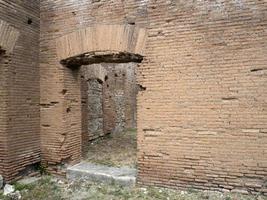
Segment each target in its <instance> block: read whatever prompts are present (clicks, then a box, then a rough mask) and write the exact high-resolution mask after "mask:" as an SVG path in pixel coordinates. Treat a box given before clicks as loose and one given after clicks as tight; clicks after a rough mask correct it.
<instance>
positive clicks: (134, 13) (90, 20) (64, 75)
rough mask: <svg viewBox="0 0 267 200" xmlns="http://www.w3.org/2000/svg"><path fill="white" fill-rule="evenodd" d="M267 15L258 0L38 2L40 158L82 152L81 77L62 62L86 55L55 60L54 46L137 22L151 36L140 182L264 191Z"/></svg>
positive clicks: (144, 77) (142, 104)
mask: <svg viewBox="0 0 267 200" xmlns="http://www.w3.org/2000/svg"><path fill="white" fill-rule="evenodd" d="M4 2H6V1H4ZM9 2H14V1H9ZM32 5H35V4H34V3H33V4H32ZM1 6H2V4H1ZM266 8H267V3H266V2H265V1H259V0H239V1H236V0H228V1H226V0H221V1H191V0H190V1H188V0H168V1H166V0H157V1H156V0H150V1H136V0H125V1H120V0H113V1H109V0H101V1H97V2H95V3H92V1H72V0H57V1H54V0H42V1H41V57H40V58H41V64H40V67H41V73H40V74H41V105H42V107H41V135H42V137H41V139H42V152H43V154H42V155H43V160H44V161H45V162H48V163H49V164H58V163H61V162H62V161H65V160H68V161H73V162H78V161H79V159H80V154H81V147H80V146H81V135H80V133H81V130H82V127H81V105H80V102H81V98H80V94H81V91H80V88H81V87H80V82H79V79H80V72H79V71H78V70H74V71H73V70H71V69H68V68H64V66H62V65H60V60H61V59H64V58H67V57H65V55H69V56H70V55H72V54H70V52H72V53H73V54H74V53H78V54H79V53H86V52H81V50H84V49H82V48H81V49H76V48H74V51H68V52H67V53H66V54H64V53H63V54H61V53H59V54H58V52H59V51H60V50H59V51H58V49H57V45H56V43H57V39H58V38H60V37H61V36H65V35H67V34H69V33H71V32H75V31H77V30H78V29H84V28H88V27H89V26H93V25H95V24H100V23H101V24H108V25H114V24H115V25H116V24H131V25H134V24H135V25H137V26H141V27H146V28H147V30H148V35H147V42H146V47H145V48H144V51H143V54H142V55H144V56H146V57H145V60H144V61H143V63H142V65H140V67H139V68H138V82H139V84H140V85H141V88H142V89H143V91H141V92H140V93H139V95H138V106H137V107H138V119H137V121H138V125H137V126H138V148H139V153H138V167H139V175H138V180H139V183H143V184H151V185H152V184H153V185H161V186H168V187H173V188H185V187H193V188H198V189H228V190H234V189H246V190H249V191H252V192H255V191H262V192H265V194H266V193H267V191H266V177H267V161H266V157H267V155H266V149H267V146H266V145H267V134H266V132H267V119H266V116H267V113H266V109H265V107H266V99H267V93H266V87H267V85H266V83H267V81H266V63H267V59H266V55H267V48H266V41H267V36H266V27H267V20H266ZM6 10H7V9H6V8H5V9H1V16H2V15H3V14H5V13H2V12H6ZM3 16H5V15H3ZM8 20H9V21H12V19H11V18H10V17H9V18H8ZM84 30H86V29H84ZM96 32H97V31H96ZM78 33H84V32H83V31H82V32H78ZM97 33H98V32H97ZM102 34H103V35H105V32H104V31H102ZM74 36H76V34H74ZM103 37H104V36H103ZM64 38H65V37H64ZM66 38H67V40H70V41H72V40H71V39H70V38H69V37H67V36H66ZM77 38H82V37H77ZM99 38H100V39H101V37H99ZM110 39H111V40H112V39H114V38H112V37H110ZM75 41H80V39H79V40H76V39H74V40H73V41H72V42H73V43H74V42H75ZM116 41H117V40H116ZM118 41H121V40H118ZM21 42H22V40H21ZM105 42H107V41H105V40H103V43H105ZM79 44H84V43H83V41H80V42H79V43H77V44H76V45H78V46H79ZM85 44H86V43H85ZM101 44H102V43H101ZM25 46H27V45H25ZM70 46H72V45H70ZM58 47H60V45H58ZM63 47H65V46H64V45H63V46H62V49H63V50H62V51H64V50H66V49H65V48H63ZM75 47H76V46H75ZM88 48H90V47H88ZM59 49H60V48H59ZM141 49H142V48H141ZM85 50H86V51H87V50H88V49H87V48H86V49H85ZM99 50H107V49H99ZM109 50H110V49H109ZM112 50H116V49H112ZM17 51H19V49H17ZM57 55H59V57H57ZM62 55H63V56H62ZM61 56H62V57H61ZM29 66H30V65H29ZM25 69H27V67H21V68H20V70H25ZM37 96H38V95H37ZM11 108H13V107H11ZM67 111H70V112H67ZM264 185H265V186H264Z"/></svg>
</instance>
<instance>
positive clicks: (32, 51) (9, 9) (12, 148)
mask: <svg viewBox="0 0 267 200" xmlns="http://www.w3.org/2000/svg"><path fill="white" fill-rule="evenodd" d="M39 6H40V5H39V1H36V0H29V1H16V0H1V1H0V20H3V21H4V22H6V23H8V24H10V26H11V27H12V28H15V29H16V30H18V32H19V37H18V39H17V41H9V42H15V46H14V48H11V49H10V50H12V52H6V54H5V57H6V58H5V59H4V60H3V59H2V60H1V61H0V72H1V75H0V77H1V80H0V82H1V86H0V97H1V100H0V110H1V111H0V114H1V117H0V140H1V142H0V174H2V175H4V178H5V179H6V181H10V180H11V179H14V178H19V176H20V175H21V174H22V173H24V171H25V169H26V168H27V166H29V165H31V164H34V163H37V162H39V161H40V139H39V133H40V112H39V99H40V95H39V93H40V84H39V79H40V76H39V33H40V32H39V30H40V29H39V27H40V26H39V25H40V24H39ZM1 28H3V27H2V26H0V29H1ZM0 32H1V30H0ZM5 34H10V36H11V38H12V35H13V33H9V32H8V31H7V32H5ZM0 35H1V34H0ZM1 39H3V35H1V36H0V40H1ZM5 42H6V41H1V42H0V43H1V44H4V43H5ZM9 42H8V43H9ZM1 44H0V46H1ZM2 48H3V47H2ZM4 50H5V47H4ZM0 59H1V58H0ZM3 102H4V104H3ZM2 109H3V110H2ZM2 114H3V115H2ZM3 126H4V127H3ZM3 147H4V148H3Z"/></svg>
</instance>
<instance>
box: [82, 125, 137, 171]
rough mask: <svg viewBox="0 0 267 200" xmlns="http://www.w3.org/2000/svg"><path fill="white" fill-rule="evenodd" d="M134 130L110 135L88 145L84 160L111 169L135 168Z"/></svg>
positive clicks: (135, 147)
mask: <svg viewBox="0 0 267 200" xmlns="http://www.w3.org/2000/svg"><path fill="white" fill-rule="evenodd" d="M136 152H137V142H136V130H134V129H132V130H128V131H125V132H122V133H112V134H110V135H107V136H105V137H103V138H99V139H96V140H94V141H92V142H91V143H90V144H89V145H88V153H87V155H86V156H85V157H84V160H86V161H88V162H92V163H95V164H102V165H107V166H113V167H121V166H128V167H136Z"/></svg>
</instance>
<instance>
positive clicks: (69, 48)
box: [41, 25, 147, 172]
mask: <svg viewBox="0 0 267 200" xmlns="http://www.w3.org/2000/svg"><path fill="white" fill-rule="evenodd" d="M146 37H147V36H146V29H144V28H140V27H137V26H133V25H94V26H90V27H87V28H84V29H80V30H77V31H75V32H72V33H69V34H66V35H64V36H61V37H59V38H56V39H55V44H56V53H57V60H58V63H61V64H63V65H64V66H67V65H65V63H64V62H63V63H62V61H65V62H67V63H68V62H69V60H71V61H70V62H72V61H73V60H74V61H75V59H76V60H80V58H82V59H84V58H85V57H86V56H87V57H86V59H87V61H88V59H89V61H88V62H89V63H91V61H92V60H93V62H95V61H96V60H98V58H99V56H100V57H101V58H102V57H104V59H105V61H106V62H108V61H111V60H112V61H114V62H115V61H116V62H120V61H122V62H137V61H140V62H141V60H142V58H143V56H145V55H144V48H145V42H146ZM114 59H115V60H114ZM120 59H123V60H120ZM107 60H108V61H107ZM83 61H84V60H83ZM75 62H76V61H75ZM96 62H97V61H96ZM87 64H88V63H87ZM81 65H86V64H84V63H82V64H81V63H79V64H78V65H75V68H71V67H63V69H64V70H62V72H63V74H62V79H63V84H62V85H59V84H58V85H57V87H58V88H60V89H61V90H62V92H60V93H58V95H60V99H61V101H60V102H57V104H58V106H62V107H61V108H62V109H61V112H62V113H60V114H59V113H58V112H59V111H55V110H54V108H52V109H53V111H51V113H53V114H52V115H50V116H49V119H50V120H51V119H52V121H54V122H59V123H60V126H57V128H55V129H52V130H51V132H50V134H51V136H50V137H49V138H48V139H47V133H46V130H44V129H43V132H42V133H41V137H42V138H41V140H42V141H43V142H42V155H43V163H45V164H47V165H48V170H49V171H51V172H54V165H57V164H60V163H61V164H62V163H68V164H75V163H77V162H79V161H80V160H81V155H82V127H81V124H82V110H81V80H80V76H81V74H80V73H81V70H79V69H80V68H79V66H81ZM55 113H56V114H55ZM59 115H60V117H61V121H59V117H58V116H59ZM49 126H50V125H49ZM52 145H53V146H52Z"/></svg>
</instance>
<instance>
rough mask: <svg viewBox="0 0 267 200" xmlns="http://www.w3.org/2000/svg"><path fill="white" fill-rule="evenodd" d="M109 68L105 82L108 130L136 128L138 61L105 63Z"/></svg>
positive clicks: (106, 124)
mask: <svg viewBox="0 0 267 200" xmlns="http://www.w3.org/2000/svg"><path fill="white" fill-rule="evenodd" d="M102 66H103V67H105V69H106V70H107V77H106V81H105V83H104V91H105V92H104V96H105V97H104V117H105V120H104V121H105V126H106V127H105V129H106V132H122V131H124V130H126V129H130V128H136V96H137V84H136V73H135V71H136V66H137V64H136V63H120V64H115V63H103V64H102Z"/></svg>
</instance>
